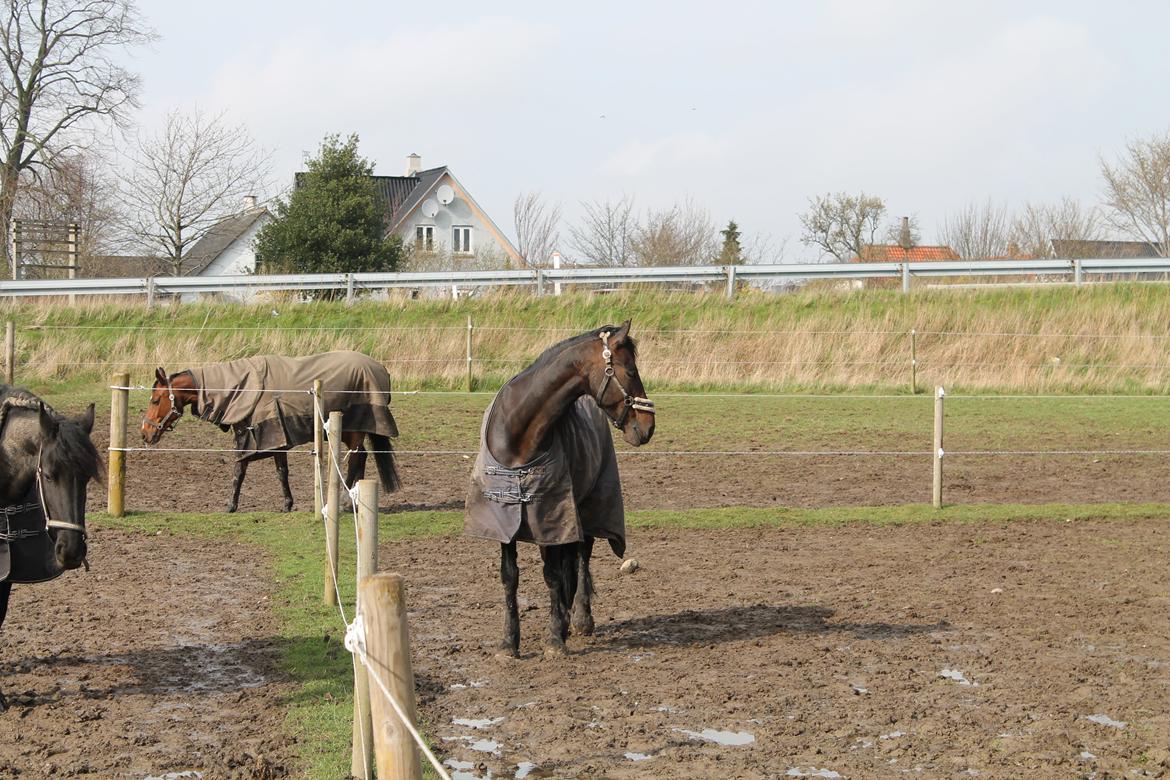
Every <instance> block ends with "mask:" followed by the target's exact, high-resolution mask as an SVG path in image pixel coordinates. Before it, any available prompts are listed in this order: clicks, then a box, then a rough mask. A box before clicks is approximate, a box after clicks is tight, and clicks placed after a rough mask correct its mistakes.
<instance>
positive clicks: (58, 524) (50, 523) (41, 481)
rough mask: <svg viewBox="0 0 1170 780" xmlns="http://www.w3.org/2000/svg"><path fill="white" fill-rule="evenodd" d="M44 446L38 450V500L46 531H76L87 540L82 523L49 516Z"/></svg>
mask: <svg viewBox="0 0 1170 780" xmlns="http://www.w3.org/2000/svg"><path fill="white" fill-rule="evenodd" d="M43 449H44V444H41V446H40V447H38V448H37V498H39V499H40V501H41V511H43V512H44V513H45V530H48V529H50V528H60V529H62V530H64V531H76V532H77V533H79V534H81V538H82V539H85V538H86V531H85V526H84V525H81V524H80V523H70V522H68V521H66V520H54V519H53V518H52V516H51V515H50V514H49V503H48V502H47V501H45V476H44V475H45V469H44V467H43V466H42V465H41V452H42V451H43ZM86 565H87V566H88V563H87V564H86Z"/></svg>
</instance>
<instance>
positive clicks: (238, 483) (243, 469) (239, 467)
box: [227, 460, 248, 513]
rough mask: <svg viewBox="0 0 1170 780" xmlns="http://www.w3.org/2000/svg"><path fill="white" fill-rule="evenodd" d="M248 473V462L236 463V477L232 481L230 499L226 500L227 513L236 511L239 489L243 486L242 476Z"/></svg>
mask: <svg viewBox="0 0 1170 780" xmlns="http://www.w3.org/2000/svg"><path fill="white" fill-rule="evenodd" d="M247 473H248V461H246V460H237V461H236V477H235V479H234V480H233V481H232V497H231V498H230V499H229V500H228V505H227V511H228V512H229V513H231V512H234V511H236V509H238V508H239V506H240V488H242V487H243V486H244V475H246V474H247Z"/></svg>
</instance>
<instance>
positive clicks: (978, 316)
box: [0, 284, 1170, 393]
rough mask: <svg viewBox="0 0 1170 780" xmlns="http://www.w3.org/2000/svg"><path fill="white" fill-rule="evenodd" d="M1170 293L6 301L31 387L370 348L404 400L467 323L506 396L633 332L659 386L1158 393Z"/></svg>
mask: <svg viewBox="0 0 1170 780" xmlns="http://www.w3.org/2000/svg"><path fill="white" fill-rule="evenodd" d="M1167 304H1170V287H1166V286H1161V285H1134V284H1130V285H1126V284H1110V285H1097V286H1092V287H1086V288H1079V289H1077V288H1068V287H1064V288H1059V289H1053V290H1020V289H1009V290H929V291H921V292H915V293H914V294H912V295H910V296H903V295H902V294H900V293H898V292H895V291H882V290H863V291H853V292H833V291H821V292H811V293H798V294H792V295H782V296H771V295H764V294H756V293H751V292H748V293H744V294H741V295H740V297H739V298H738V299H737V300H736V301H734V302H732V303H728V302H727V301H725V300H724V299H723V298H722V296H719V295H702V294H665V293H655V292H646V291H636V292H633V291H631V292H626V293H618V294H612V295H604V296H589V295H586V294H575V295H566V296H563V297H560V298H552V297H545V298H533V297H531V296H528V295H518V294H500V295H490V296H486V297H484V298H480V299H473V300H470V301H458V302H452V301H395V302H390V303H360V304H358V305H356V306H354V307H349V308H347V307H346V306H344V304H342V303H336V302H328V303H311V304H298V303H292V302H289V301H287V300H279V299H275V300H273V301H270V302H267V303H265V304H263V305H256V306H239V305H229V304H195V305H183V306H174V307H162V308H159V309H156V310H154V311H152V312H146V311H144V310H143V308H142V306H141V305H140V304H138V305H128V304H115V303H108V302H89V303H81V304H79V305H77V306H72V307H69V306H63V305H61V304H48V303H42V304H22V305H11V304H9V305H7V306H5V307H3V308H2V309H0V318H5V317H6V318H11V319H13V320H14V321H15V322H16V323H17V328H18V358H17V363H18V367H17V378H18V381H23V382H30V381H33V380H39V381H44V380H53V381H60V380H67V379H71V378H77V379H84V378H87V377H88V378H92V377H108V376H109V375H110V374H111V373H113V372H115V371H118V370H123V369H129V370H130V372H131V376H132V377H133V379H134V381H135V382H138V383H149V380H150V376H151V374H152V373H153V369H154V367H155V366H157V365H162V366H165V367H166V369H167V370H168V371H178V370H180V369H182V368H185V367H188V366H191V365H193V364H196V363H201V362H217V361H224V360H231V359H233V358H237V357H242V356H246V355H254V354H264V353H277V354H286V355H303V354H311V353H314V352H322V351H326V350H331V349H356V350H359V351H362V352H366V353H367V354H370V355H373V356H375V357H377V358H378V359H380V360H382V361H383V362H384V363H385V364H386V365H387V367H388V368H389V369H390V371H391V375H392V376H393V377H394V379H395V385H396V387H398V388H416V387H429V388H452V389H459V388H462V387H463V383H464V378H465V376H466V337H467V330H466V318H467V317H468V316H470V317H471V318H472V320H473V322H474V326H475V327H474V332H473V354H474V362H473V367H474V373H475V377H476V384H477V387H478V388H480V389H491V388H494V387H496V386H498V384H499V383H500V382H501V381H503V380H504V379H506V378H507V377H508V376H510V375H512V374H514V373H515V372H516V371H518V370H520V369H521V368H523V367H524V366H525V365H527V364H528V363H529V362H531V361H532V359H533V358H535V357H536V355H538V354H539V353H540V351H541V350H543V349H544V348H546V347H548V346H549V345H551V344H553V343H555V342H556V341H558V340H559V339H561V338H565V337H567V336H569V335H572V334H575V333H578V332H581V331H583V330H586V329H589V328H593V327H597V326H598V325H602V324H605V323H607V322H617V321H620V320H621V319H623V318H625V317H627V316H628V317H632V318H633V320H634V334H635V336H637V337H638V339H639V341H640V345H641V351H642V358H641V360H640V361H639V362H640V365H641V368H642V372H643V375H644V377H645V379H646V384H647V387H648V388H649V389H650V390H651V392H653V391H654V390H655V389H666V388H692V389H717V388H718V389H752V390H760V391H765V390H772V391H840V390H861V391H888V390H893V391H897V392H905V391H908V390H909V387H910V379H911V364H910V357H911V336H910V331H911V329H915V330H916V331H917V334H918V335H917V355H918V381H919V386H920V387H922V388H927V387H930V386H932V385H935V384H941V385H944V386H946V387H948V388H953V389H955V390H964V391H990V392H1016V391H1020V392H1051V393H1072V392H1076V393H1081V392H1084V393H1100V392H1135V393H1160V392H1165V391H1166V390H1167V385H1168V373H1167V372H1168V369H1170V358H1168V355H1167V351H1168V349H1170V306H1168V305H1167Z"/></svg>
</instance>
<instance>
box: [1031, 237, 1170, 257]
mask: <svg viewBox="0 0 1170 780" xmlns="http://www.w3.org/2000/svg"><path fill="white" fill-rule="evenodd" d="M1048 243H1049V244H1051V246H1052V256H1053V257H1058V258H1061V259H1068V260H1078V259H1079V260H1083V259H1085V258H1090V257H1101V258H1113V259H1118V260H1138V259H1141V258H1145V257H1161V256H1162V253H1161V252H1159V251H1158V246H1157V245H1156V244H1152V243H1150V242H1149V241H1076V240H1070V239H1061V238H1054V239H1052V240H1051V241H1049V242H1048Z"/></svg>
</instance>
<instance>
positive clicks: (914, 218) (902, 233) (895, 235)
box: [884, 214, 922, 247]
mask: <svg viewBox="0 0 1170 780" xmlns="http://www.w3.org/2000/svg"><path fill="white" fill-rule="evenodd" d="M884 240H885V242H886V243H887V244H896V245H898V246H903V247H912V246H918V245H919V244H921V243H922V229H921V228H920V227H919V225H918V215H917V214H911V215H910V216H908V217H903V218H902V219H899V220H897V221H896V222H891V223H890V224H889V225H887V226H886V232H885V236H884Z"/></svg>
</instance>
